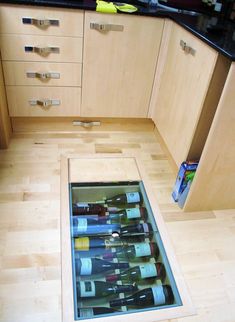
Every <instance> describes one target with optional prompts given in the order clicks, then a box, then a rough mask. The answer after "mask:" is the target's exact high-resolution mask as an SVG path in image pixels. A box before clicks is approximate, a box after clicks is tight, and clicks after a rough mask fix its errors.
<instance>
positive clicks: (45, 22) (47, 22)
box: [22, 18, 60, 27]
mask: <svg viewBox="0 0 235 322" xmlns="http://www.w3.org/2000/svg"><path fill="white" fill-rule="evenodd" d="M22 22H23V24H25V25H34V26H37V27H48V26H59V24H60V22H59V20H55V19H35V18H22Z"/></svg>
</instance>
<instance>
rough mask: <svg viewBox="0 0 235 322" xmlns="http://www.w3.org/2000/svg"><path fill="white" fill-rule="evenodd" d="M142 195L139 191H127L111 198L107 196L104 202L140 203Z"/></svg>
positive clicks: (109, 203)
mask: <svg viewBox="0 0 235 322" xmlns="http://www.w3.org/2000/svg"><path fill="white" fill-rule="evenodd" d="M142 203H143V197H142V195H141V193H140V192H138V191H135V192H127V193H123V194H119V195H116V196H113V197H112V198H107V199H106V200H105V204H108V205H115V206H116V205H126V204H142Z"/></svg>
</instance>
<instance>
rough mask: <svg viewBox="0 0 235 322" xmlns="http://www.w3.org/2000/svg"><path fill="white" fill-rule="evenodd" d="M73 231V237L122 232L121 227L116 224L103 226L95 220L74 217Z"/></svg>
mask: <svg viewBox="0 0 235 322" xmlns="http://www.w3.org/2000/svg"><path fill="white" fill-rule="evenodd" d="M72 220H73V231H72V236H73V237H77V236H81V235H97V234H109V233H110V234H111V233H112V232H115V231H120V229H121V225H120V224H118V223H116V224H102V223H99V222H97V220H95V219H92V218H91V219H90V218H80V217H79V216H73V217H72Z"/></svg>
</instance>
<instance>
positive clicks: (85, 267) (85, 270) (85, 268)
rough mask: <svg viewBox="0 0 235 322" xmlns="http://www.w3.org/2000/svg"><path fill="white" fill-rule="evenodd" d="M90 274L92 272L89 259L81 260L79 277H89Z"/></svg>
mask: <svg viewBox="0 0 235 322" xmlns="http://www.w3.org/2000/svg"><path fill="white" fill-rule="evenodd" d="M91 272H92V262H91V258H81V271H80V275H91Z"/></svg>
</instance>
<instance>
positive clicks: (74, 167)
mask: <svg viewBox="0 0 235 322" xmlns="http://www.w3.org/2000/svg"><path fill="white" fill-rule="evenodd" d="M61 169H62V173H61V234H62V236H61V237H62V238H61V242H62V302H63V303H62V306H63V321H66V322H67V321H69V322H70V321H77V320H83V321H84V320H90V319H91V318H97V319H98V320H100V321H111V319H115V321H123V318H130V319H135V321H142V320H143V319H144V320H145V321H146V322H147V321H149V322H150V321H163V320H168V319H172V318H177V317H181V316H186V315H191V314H193V313H195V312H194V308H193V304H192V302H191V299H190V296H189V294H188V291H187V286H186V285H185V283H184V279H183V277H182V275H181V272H180V269H179V267H178V264H177V262H176V259H175V256H174V252H173V249H172V246H171V244H170V241H169V238H168V235H167V232H166V229H165V225H164V221H163V219H162V216H161V213H160V210H159V208H158V205H157V203H156V200H155V199H156V198H155V196H154V195H153V193H152V191H151V186H150V184H149V182H148V180H147V177H146V174H145V173H144V170H143V166H142V165H141V162H140V161H139V160H138V158H136V157H133V156H130V157H128V156H125V157H124V156H115V157H113V156H110V155H104V154H102V155H96V156H89V155H82V156H76V155H72V156H68V157H63V158H62V164H61Z"/></svg>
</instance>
